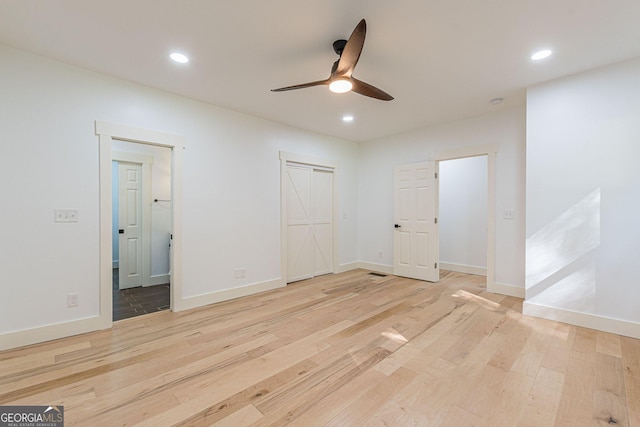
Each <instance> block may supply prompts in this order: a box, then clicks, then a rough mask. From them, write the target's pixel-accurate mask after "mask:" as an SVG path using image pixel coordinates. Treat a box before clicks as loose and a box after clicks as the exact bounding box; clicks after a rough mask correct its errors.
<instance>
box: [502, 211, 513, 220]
mask: <svg viewBox="0 0 640 427" xmlns="http://www.w3.org/2000/svg"><path fill="white" fill-rule="evenodd" d="M502 218H503V219H516V211H514V210H513V209H505V210H504V212H503V214H502Z"/></svg>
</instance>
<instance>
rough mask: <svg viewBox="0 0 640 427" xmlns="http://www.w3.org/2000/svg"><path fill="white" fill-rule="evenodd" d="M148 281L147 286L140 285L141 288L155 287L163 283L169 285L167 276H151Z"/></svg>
mask: <svg viewBox="0 0 640 427" xmlns="http://www.w3.org/2000/svg"><path fill="white" fill-rule="evenodd" d="M149 279H151V282H149V284H147V285H142V286H143V287H146V286H155V285H164V284H165V283H169V275H168V274H157V275H155V276H151V277H150V278H149Z"/></svg>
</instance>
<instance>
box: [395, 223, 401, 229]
mask: <svg viewBox="0 0 640 427" xmlns="http://www.w3.org/2000/svg"><path fill="white" fill-rule="evenodd" d="M394 227H395V228H402V226H401V225H399V224H395V225H394Z"/></svg>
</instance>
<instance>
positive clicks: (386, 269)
mask: <svg viewBox="0 0 640 427" xmlns="http://www.w3.org/2000/svg"><path fill="white" fill-rule="evenodd" d="M358 268H362V269H364V270H371V271H375V272H376V273H383V274H393V266H392V265H384V264H375V263H373V262H364V261H360V262H358Z"/></svg>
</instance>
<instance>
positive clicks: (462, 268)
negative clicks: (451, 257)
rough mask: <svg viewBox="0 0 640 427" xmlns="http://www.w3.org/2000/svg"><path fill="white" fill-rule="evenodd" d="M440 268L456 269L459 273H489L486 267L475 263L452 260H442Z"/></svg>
mask: <svg viewBox="0 0 640 427" xmlns="http://www.w3.org/2000/svg"><path fill="white" fill-rule="evenodd" d="M440 268H441V269H443V270H449V271H456V272H458V273H467V274H475V275H477V276H486V275H487V269H486V268H485V267H476V266H473V265H464V264H455V263H452V262H442V261H440Z"/></svg>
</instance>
